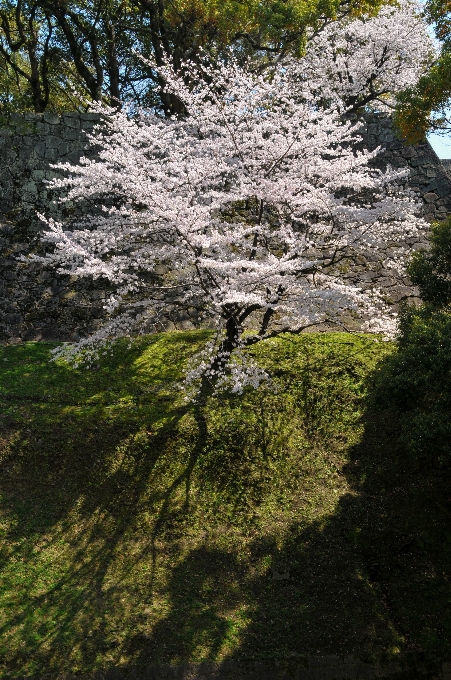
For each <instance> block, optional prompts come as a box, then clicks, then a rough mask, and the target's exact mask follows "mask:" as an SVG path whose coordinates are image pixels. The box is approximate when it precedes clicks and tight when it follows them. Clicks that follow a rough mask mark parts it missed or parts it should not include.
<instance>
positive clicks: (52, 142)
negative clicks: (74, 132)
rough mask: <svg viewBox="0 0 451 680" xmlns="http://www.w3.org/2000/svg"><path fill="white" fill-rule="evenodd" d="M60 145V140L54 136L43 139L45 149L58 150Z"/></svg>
mask: <svg viewBox="0 0 451 680" xmlns="http://www.w3.org/2000/svg"><path fill="white" fill-rule="evenodd" d="M60 144H61V139H60V138H59V137H56V136H54V135H47V137H46V138H45V146H46V148H47V149H58V147H59V145H60Z"/></svg>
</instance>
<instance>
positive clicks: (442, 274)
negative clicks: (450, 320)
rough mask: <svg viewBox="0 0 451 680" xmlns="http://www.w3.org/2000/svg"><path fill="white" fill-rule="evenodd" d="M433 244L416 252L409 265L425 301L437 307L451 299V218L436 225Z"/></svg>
mask: <svg viewBox="0 0 451 680" xmlns="http://www.w3.org/2000/svg"><path fill="white" fill-rule="evenodd" d="M429 240H430V248H429V249H428V250H421V251H417V252H416V253H414V255H413V258H412V260H411V263H410V265H409V267H408V273H409V275H410V278H411V279H412V281H413V283H414V284H415V285H417V286H419V288H420V295H421V298H422V300H423V301H424V302H426V303H429V304H431V305H433V306H434V307H437V308H445V307H447V306H448V305H449V304H450V303H451V218H448V219H447V220H446V221H445V222H439V223H437V224H434V225H432V227H431V233H430V236H429Z"/></svg>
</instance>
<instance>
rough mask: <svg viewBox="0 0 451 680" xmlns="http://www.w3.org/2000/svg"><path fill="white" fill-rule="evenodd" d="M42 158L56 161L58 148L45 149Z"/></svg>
mask: <svg viewBox="0 0 451 680" xmlns="http://www.w3.org/2000/svg"><path fill="white" fill-rule="evenodd" d="M44 158H45V159H46V160H47V161H54V162H56V161H57V160H58V149H46V150H45V153H44Z"/></svg>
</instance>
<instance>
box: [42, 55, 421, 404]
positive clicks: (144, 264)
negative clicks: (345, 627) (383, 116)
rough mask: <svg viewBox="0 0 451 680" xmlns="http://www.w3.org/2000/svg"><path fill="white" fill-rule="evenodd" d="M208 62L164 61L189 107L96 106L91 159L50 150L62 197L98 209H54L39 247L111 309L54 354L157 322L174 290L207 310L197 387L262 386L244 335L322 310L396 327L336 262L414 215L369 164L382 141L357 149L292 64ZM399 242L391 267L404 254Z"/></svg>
mask: <svg viewBox="0 0 451 680" xmlns="http://www.w3.org/2000/svg"><path fill="white" fill-rule="evenodd" d="M186 68H193V69H194V68H195V67H194V66H193V65H190V64H187V65H186ZM205 69H206V70H208V67H205ZM203 75H204V76H205V75H207V76H210V77H207V78H202V79H198V80H197V82H198V85H197V87H196V88H195V89H194V90H189V89H187V88H186V86H185V85H184V83H183V82H182V81H179V80H177V78H176V77H175V76H173V75H172V74H171V72H170V71H169V70H166V71H165V73H164V77H165V80H166V81H167V82H168V87H169V88H170V91H171V92H173V93H174V94H175V95H176V96H177V97H179V98H180V99H181V100H182V101H183V102H184V104H185V106H186V110H187V111H188V112H189V116H188V117H186V118H185V119H183V120H182V119H170V120H167V119H162V118H160V117H158V116H157V115H154V114H152V113H146V112H142V113H141V114H140V115H139V116H137V117H136V116H135V117H129V116H127V111H126V110H123V111H121V112H115V111H113V110H104V113H105V121H104V123H103V125H101V126H99V128H98V129H97V130H96V132H95V133H94V134H93V135H92V136H91V138H90V139H91V142H92V143H93V144H96V145H98V146H99V148H100V151H99V154H98V160H89V159H87V158H84V159H82V160H81V162H80V164H79V165H77V166H74V165H70V164H60V165H59V166H58V167H59V169H60V170H61V171H64V173H65V174H66V178H65V179H59V180H54V181H53V182H52V187H53V189H58V190H62V191H63V198H62V201H63V202H64V201H72V202H75V203H77V202H86V201H89V202H90V204H91V205H93V206H97V208H99V209H98V210H96V211H94V212H91V214H88V215H87V216H85V217H80V218H74V219H72V220H71V221H68V222H66V223H61V222H56V221H53V220H51V219H48V220H47V224H48V232H47V235H46V238H47V240H48V241H50V242H52V243H53V244H54V251H53V252H52V253H50V254H48V255H47V256H46V257H45V258H44V259H45V262H46V263H47V264H52V265H54V266H55V267H56V268H57V269H58V271H59V272H60V273H64V274H71V275H74V274H76V275H78V276H92V277H94V278H104V279H106V280H107V281H108V282H109V283H110V284H111V286H113V287H114V293H113V294H111V296H110V297H109V299H108V300H107V303H106V306H107V309H108V311H109V312H110V318H109V320H108V321H106V322H105V324H104V326H103V327H102V328H101V329H100V330H98V331H97V332H96V333H94V334H93V335H92V336H91V337H89V338H85V339H82V340H81V341H80V342H78V343H73V344H64V345H63V346H62V347H60V348H59V349H58V350H57V352H56V355H57V356H60V357H61V356H62V357H65V358H66V359H68V360H71V361H73V362H74V363H77V362H78V361H79V357H80V356H84V357H85V359H86V358H87V359H88V360H89V359H90V358H92V357H93V356H95V355H96V353H98V352H99V351H103V350H101V349H100V350H99V348H102V346H104V345H105V343H108V342H110V341H111V340H112V339H114V338H117V337H119V336H124V335H131V334H132V333H136V332H139V331H140V329H145V328H146V327H148V323H149V319H152V320H154V322H155V321H157V320H158V318H159V316H161V315H164V311H165V308H166V306H167V300H168V295H169V294H170V295H171V296H172V299H175V300H176V301H177V303H178V304H179V305H181V306H182V307H185V308H188V307H191V308H195V309H198V310H199V314H201V315H203V316H204V317H206V318H208V319H210V320H212V321H213V322H214V323H215V326H216V329H217V333H216V335H215V339H214V340H213V341H212V342H211V343H210V345H209V346H208V348H207V350H206V353H204V355H203V356H202V357H200V358H199V361H198V363H197V366H195V367H194V368H193V369H192V371H191V373H190V378H191V380H193V381H194V383H195V382H196V380H197V384H198V385H199V384H200V392H201V393H203V394H204V395H205V394H206V393H208V392H211V391H212V390H214V389H219V387H220V386H221V385H223V384H225V383H226V384H227V385H228V386H229V387H231V389H232V390H235V391H240V390H241V389H242V388H243V387H244V386H245V385H247V384H251V385H254V386H255V385H258V383H259V381H260V380H261V379H262V378H263V377H264V374H263V373H262V372H261V371H259V369H257V368H255V367H254V366H252V365H251V364H249V363H248V360H247V358H246V353H245V352H244V351H243V350H244V349H245V348H246V347H249V346H251V345H253V344H255V343H257V342H261V341H263V340H266V339H268V338H271V337H274V336H276V335H279V334H280V333H284V332H292V333H298V332H300V331H302V330H304V329H305V328H307V327H310V326H314V325H315V324H319V323H324V322H329V323H334V324H336V325H337V326H338V327H344V328H345V327H347V326H346V319H349V318H352V317H355V318H356V319H360V322H361V324H362V325H361V328H364V329H366V330H368V331H375V332H383V333H390V332H392V331H393V328H394V317H393V314H390V311H389V309H388V307H386V306H385V305H384V302H383V300H382V297H381V296H380V295H379V294H378V292H377V291H365V292H364V291H362V290H359V289H358V288H355V287H351V286H349V285H346V282H345V280H344V279H343V278H342V274H341V267H342V265H343V263H344V262H345V261H346V260H347V258H349V257H350V256H353V257H355V256H358V255H359V254H361V253H365V254H368V253H369V252H370V253H372V254H373V255H375V256H379V257H380V258H381V259H383V256H382V255H380V253H381V252H382V251H383V249H384V246H385V245H386V244H387V242H388V241H393V240H396V239H397V238H399V237H400V236H401V237H407V236H411V235H413V234H414V233H416V231H417V230H418V229H419V228H421V227H422V224H423V223H422V221H421V220H420V219H419V218H418V217H416V216H415V215H416V211H417V210H418V206H417V205H416V204H415V202H414V200H413V199H412V196H410V195H409V193H408V192H403V191H402V190H401V187H400V183H402V181H403V178H404V177H405V171H395V170H392V169H390V168H389V169H388V170H387V171H386V172H382V171H380V170H376V169H374V168H372V167H371V166H370V165H369V161H370V160H371V159H372V158H373V157H374V156H375V155H376V153H377V150H376V151H375V152H371V153H370V152H368V151H356V150H355V144H356V141H358V139H359V137H358V130H359V125H358V124H355V123H351V122H350V121H349V120H348V121H346V120H343V118H342V117H341V115H340V111H339V110H338V109H337V108H336V107H330V108H329V109H327V110H323V109H319V108H318V107H317V105H316V102H315V93H312V91H311V89H310V88H309V86H308V83H305V84H303V85H302V84H301V85H300V83H299V78H298V73H297V71H296V69H293V70H291V69H290V67H289V66H287V67H283V68H279V69H275V70H274V71H273V72H272V74H271V77H268V74H266V75H265V77H263V76H261V75H260V76H257V75H255V74H252V73H250V72H248V71H245V70H242V69H240V68H239V67H238V66H237V64H236V63H234V62H233V60H232V61H231V62H230V63H229V64H227V65H223V66H222V67H219V68H218V69H217V70H215V71H214V72H212V73H210V74H208V73H206V74H205V73H204V74H203ZM193 80H194V77H193V78H192V81H193ZM208 81H210V84H207V82H208ZM402 255H403V253H402V252H399V253H395V254H394V256H393V261H391V262H385V263H384V264H385V266H393V265H396V266H397V267H398V268H399V269H402V266H403V264H402ZM161 265H168V273H167V274H165V275H164V276H163V275H161V274H159V273H158V272H159V271H160V268H161ZM198 394H199V392H198Z"/></svg>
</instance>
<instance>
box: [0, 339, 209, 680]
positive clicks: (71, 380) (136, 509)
mask: <svg viewBox="0 0 451 680" xmlns="http://www.w3.org/2000/svg"><path fill="white" fill-rule="evenodd" d="M204 336H205V334H202V333H194V334H191V336H190V334H186V333H185V334H183V336H182V334H177V333H174V334H171V335H170V336H165V337H164V338H163V339H162V338H161V337H160V338H158V337H154V338H150V339H147V341H145V345H143V346H142V347H137V346H136V344H135V347H134V350H133V351H132V352H130V351H127V352H124V353H123V356H121V352H120V348H119V351H115V355H114V357H113V359H111V360H105V361H103V362H102V363H101V365H100V367H99V368H98V370H96V371H93V372H89V373H86V372H79V371H73V370H70V369H69V368H68V367H67V366H65V365H62V364H60V365H54V364H49V363H48V348H47V347H45V346H43V345H38V344H36V343H35V344H29V345H27V346H21V347H15V348H10V349H9V350H8V354H9V356H10V357H11V360H12V359H13V358H15V359H16V361H15V363H14V365H13V366H12V368H11V369H10V370H8V371H7V372H6V371H5V380H4V381H2V388H3V389H2V394H1V399H2V402H3V404H5V410H4V412H3V414H2V415H3V419H2V420H3V422H2V435H3V441H2V452H1V457H0V458H1V460H0V465H1V481H0V490H1V500H2V508H1V513H2V518H3V519H4V524H3V527H4V532H3V533H4V540H3V542H2V543H3V545H2V553H1V557H0V559H1V563H2V568H3V576H2V588H1V590H2V592H3V602H2V610H3V615H2V618H1V620H0V639H2V643H1V645H0V650H1V651H0V657H1V658H2V659H3V661H2V662H1V663H0V666H2V671H4V672H7V673H13V674H14V673H15V672H20V673H24V672H25V673H30V672H38V671H40V672H43V671H44V669H46V670H54V671H55V672H56V671H61V670H64V668H65V667H67V668H68V669H72V670H74V669H75V670H76V669H86V668H89V669H91V668H93V667H95V666H96V661H97V660H98V659H99V657H100V658H101V659H102V661H101V662H100V663H101V665H102V664H103V663H105V654H107V656H108V649H109V646H110V645H111V647H112V649H113V651H112V652H111V655H110V658H109V660H110V662H111V663H115V662H117V660H118V659H117V654H116V653H115V651H114V650H115V649H117V635H119V636H120V634H121V631H120V621H121V611H122V610H123V612H124V613H123V616H124V617H125V618H126V619H127V618H130V608H131V609H132V608H133V603H131V602H130V603H127V602H126V601H124V602H123V600H126V595H127V593H128V592H129V589H130V583H128V572H129V571H133V569H134V566H135V565H136V564H137V563H139V561H140V559H141V558H142V555H143V554H145V553H149V552H150V551H151V550H152V546H153V544H155V541H156V538H157V535H158V529H159V526H160V525H162V524H163V523H164V518H165V515H166V514H167V513H168V512H169V511H170V500H171V498H172V496H173V495H174V494H175V493H176V492H177V491H178V487H179V486H180V485H182V484H183V482H184V481H187V480H189V474H190V471H191V470H192V468H193V466H194V464H195V460H193V451H194V452H195V451H196V450H198V449H199V447H198V446H197V447H196V445H194V446H193V442H195V441H196V436H197V433H196V427H195V422H190V423H188V426H185V431H184V432H183V433H182V434H180V432H179V431H178V430H179V428H180V423H181V421H182V420H183V419H184V418H185V419H186V418H187V417H188V415H189V410H190V409H189V407H188V406H186V405H183V403H181V401H180V398H179V394H180V393H179V390H177V389H175V388H174V384H175V382H176V380H177V379H179V377H180V366H181V364H183V361H184V359H186V358H187V357H189V356H190V354H192V353H193V352H194V351H195V350H196V348H197V347H198V345H199V343H202V341H203V340H205V337H204ZM190 340H191V342H190ZM13 355H14V357H13ZM17 355H19V361H17V358H18V357H17ZM174 358H176V361H174ZM174 365H175V366H176V368H174ZM28 366H29V370H28ZM24 367H25V369H26V370H24ZM143 510H144V511H146V512H148V513H151V514H153V516H156V517H157V520H156V529H155V530H154V531H153V534H151V535H149V532H148V530H147V525H146V526H145V528H144V531H140V525H139V521H142V513H143ZM139 517H141V520H139ZM134 534H139V538H138V539H137V540H134V538H133V537H134ZM124 545H125V551H124ZM130 545H133V547H134V550H133V551H132V552H133V554H130V552H129V551H128V546H130ZM122 551H124V552H122ZM118 562H119V563H120V565H119V566H118ZM146 567H148V565H146ZM154 568H155V564H154V565H153V567H152V568H151V570H152V569H154ZM109 607H113V608H114V609H115V617H113V620H112V621H110V622H109V623H108V620H109V619H108V615H107V612H108V609H109ZM116 617H117V618H116ZM108 639H109V640H110V641H108Z"/></svg>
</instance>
